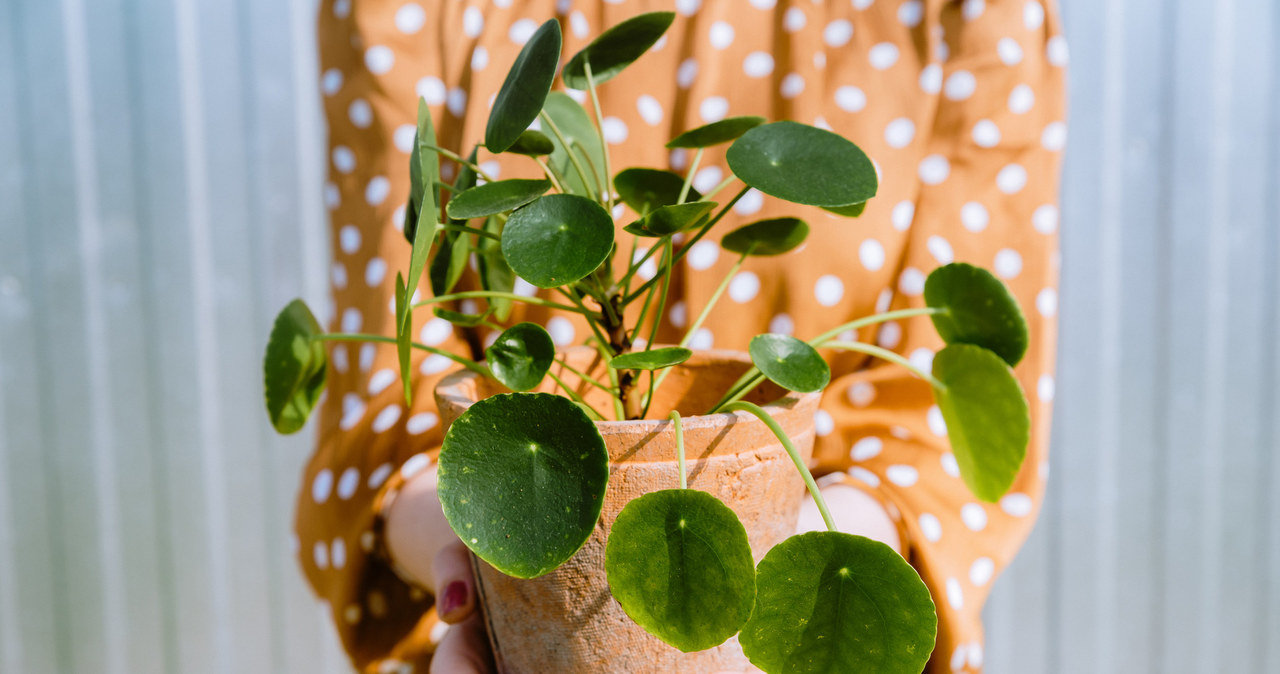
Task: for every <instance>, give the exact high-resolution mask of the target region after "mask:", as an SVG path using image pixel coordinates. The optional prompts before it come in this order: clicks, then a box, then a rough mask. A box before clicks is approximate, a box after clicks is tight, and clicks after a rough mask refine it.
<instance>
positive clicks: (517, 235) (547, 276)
mask: <svg viewBox="0 0 1280 674" xmlns="http://www.w3.org/2000/svg"><path fill="white" fill-rule="evenodd" d="M612 248H613V219H612V218H610V217H609V213H608V211H606V210H604V207H602V206H601V205H600V204H598V203H596V202H594V201H592V200H590V199H587V198H586V197H579V196H576V195H573V194H550V195H547V196H545V197H542V198H540V199H538V200H537V201H534V202H533V203H531V204H529V205H528V206H525V207H524V208H522V209H520V210H518V211H516V212H515V213H512V214H511V217H510V218H509V219H508V220H507V225H506V227H505V228H504V229H503V230H502V255H503V256H504V257H506V259H507V264H508V265H510V266H511V269H512V270H514V271H515V273H516V274H518V275H519V276H520V277H521V278H523V279H524V280H526V281H528V282H529V283H532V284H533V285H535V286H538V287H539V288H555V287H557V286H562V285H565V284H569V283H573V282H575V281H578V280H580V279H582V278H583V277H585V276H586V275H587V274H590V273H591V272H593V271H595V269H596V267H599V266H600V263H601V262H604V259H605V258H606V257H608V255H609V251H610V250H611V249H612Z"/></svg>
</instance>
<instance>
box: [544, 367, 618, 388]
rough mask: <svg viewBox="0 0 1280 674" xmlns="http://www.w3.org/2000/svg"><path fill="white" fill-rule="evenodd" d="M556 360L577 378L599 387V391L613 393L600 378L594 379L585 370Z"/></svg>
mask: <svg viewBox="0 0 1280 674" xmlns="http://www.w3.org/2000/svg"><path fill="white" fill-rule="evenodd" d="M556 362H557V363H559V364H560V367H563V368H564V369H566V370H568V371H570V372H572V373H574V374H575V375H577V376H578V378H579V379H581V380H582V381H585V382H587V383H588V384H591V385H592V386H594V387H596V388H598V389H600V390H601V391H604V392H605V393H608V394H610V395H613V391H611V390H609V387H608V386H607V385H605V384H603V383H601V382H600V380H598V379H594V378H592V377H589V376H587V374H586V373H585V372H582V371H580V370H578V369H577V368H575V367H574V366H572V365H570V364H569V363H568V361H564V360H557V361H556Z"/></svg>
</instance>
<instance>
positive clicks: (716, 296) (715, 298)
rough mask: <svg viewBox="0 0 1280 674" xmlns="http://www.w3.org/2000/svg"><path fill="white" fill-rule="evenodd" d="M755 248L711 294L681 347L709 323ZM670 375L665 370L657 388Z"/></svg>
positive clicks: (667, 369)
mask: <svg viewBox="0 0 1280 674" xmlns="http://www.w3.org/2000/svg"><path fill="white" fill-rule="evenodd" d="M754 248H755V246H754V245H752V247H751V248H748V249H747V252H745V253H743V254H742V256H741V257H739V258H738V261H737V262H734V263H733V266H732V267H730V268H729V273H728V274H726V275H725V277H724V279H723V280H721V281H720V285H718V286H716V291H715V292H714V293H711V299H709V300H707V304H706V306H704V307H702V313H700V314H698V318H697V320H695V321H694V322H693V325H691V326H689V330H688V332H686V333H684V337H683V338H682V339H681V340H680V346H682V347H688V346H689V342H690V341H692V340H693V335H694V334H695V333H696V332H698V329H699V328H701V327H702V324H703V323H705V322H706V321H707V317H708V316H710V315H711V309H712V308H714V307H715V305H716V302H719V301H720V297H721V296H722V295H724V291H725V290H726V289H727V288H728V287H729V283H730V281H732V280H733V277H734V275H735V274H737V273H738V270H739V269H742V263H744V262H746V261H747V256H748V255H750V254H751V250H752V249H754ZM659 318H661V316H659ZM670 373H671V368H666V369H664V370H663V371H662V374H660V375H658V383H657V384H656V385H655V388H656V387H657V386H662V382H664V381H666V379H667V375H668V374H670Z"/></svg>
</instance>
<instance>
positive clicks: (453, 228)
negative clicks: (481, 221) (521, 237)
mask: <svg viewBox="0 0 1280 674" xmlns="http://www.w3.org/2000/svg"><path fill="white" fill-rule="evenodd" d="M440 231H442V232H460V233H462V234H475V235H476V236H483V237H484V238H486V239H493V240H494V241H501V240H502V237H501V236H498V235H497V234H494V233H493V232H489V231H485V230H483V229H476V228H475V227H464V226H462V225H441V226H440Z"/></svg>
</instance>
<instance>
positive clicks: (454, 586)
mask: <svg viewBox="0 0 1280 674" xmlns="http://www.w3.org/2000/svg"><path fill="white" fill-rule="evenodd" d="M466 603H467V584H466V583H464V582H462V581H460V580H455V581H453V582H452V583H449V584H448V585H447V586H445V588H444V595H443V596H441V597H440V610H439V613H440V616H441V617H445V616H448V615H449V614H450V613H453V612H454V611H456V610H458V609H460V608H462V606H463V605H464V604H466Z"/></svg>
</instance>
